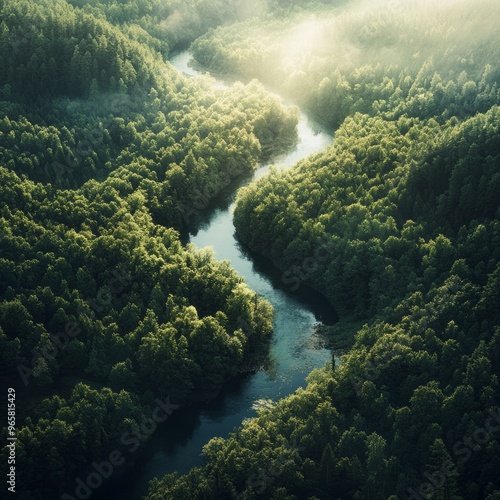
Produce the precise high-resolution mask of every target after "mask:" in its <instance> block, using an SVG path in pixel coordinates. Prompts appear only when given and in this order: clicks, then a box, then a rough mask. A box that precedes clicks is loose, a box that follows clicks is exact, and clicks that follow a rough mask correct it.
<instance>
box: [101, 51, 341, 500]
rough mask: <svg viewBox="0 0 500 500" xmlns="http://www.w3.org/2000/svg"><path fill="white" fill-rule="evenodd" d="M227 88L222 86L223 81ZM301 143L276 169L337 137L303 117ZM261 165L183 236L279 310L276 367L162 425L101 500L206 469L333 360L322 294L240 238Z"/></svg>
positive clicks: (273, 350)
mask: <svg viewBox="0 0 500 500" xmlns="http://www.w3.org/2000/svg"><path fill="white" fill-rule="evenodd" d="M190 58H191V56H190V54H189V52H188V51H185V52H182V53H180V54H178V55H176V56H174V57H172V59H171V63H172V65H173V66H174V67H175V68H176V69H177V70H178V71H180V72H182V73H185V74H188V75H190V76H193V77H195V76H196V75H198V74H199V72H198V71H196V70H195V69H193V68H192V67H191V66H190V65H189V60H190ZM218 84H219V85H223V83H222V82H219V83H218ZM298 136H299V142H298V144H297V146H296V148H295V149H294V150H293V151H290V152H289V153H287V154H286V155H284V156H282V157H279V158H274V159H273V164H275V165H278V166H283V167H290V166H291V165H293V164H295V163H296V162H297V161H298V160H299V159H301V158H304V157H305V156H307V155H309V154H311V153H314V152H316V151H318V150H320V149H322V148H324V147H326V146H327V145H329V144H331V143H332V139H333V137H332V135H331V134H330V133H328V132H326V131H325V130H324V129H323V128H321V127H320V126H319V125H318V124H317V123H315V122H314V121H313V120H311V119H310V118H308V117H307V116H306V115H305V114H304V113H301V114H300V122H299V125H298ZM269 167H270V165H267V164H266V165H261V167H260V168H259V169H258V170H257V171H256V172H255V173H254V175H253V176H252V177H251V178H247V179H245V180H243V181H240V182H239V183H237V184H235V185H232V186H230V187H229V188H228V189H227V190H226V192H225V193H222V194H221V195H220V196H219V197H218V198H217V200H215V201H214V203H212V204H211V206H209V207H207V212H206V213H205V214H204V215H203V218H202V219H201V220H198V221H194V224H193V227H192V228H190V230H189V234H186V235H185V236H184V240H185V241H190V242H191V243H193V244H195V245H196V246H197V247H199V248H202V247H206V246H211V247H212V248H213V249H214V252H215V256H216V257H217V258H218V259H228V260H229V261H230V262H231V265H232V267H233V268H234V269H236V271H237V272H238V273H239V274H240V275H241V276H243V277H244V278H245V280H246V282H247V283H248V285H249V286H250V288H252V289H253V290H255V291H256V292H258V293H259V294H260V295H262V296H263V297H265V298H266V299H267V300H268V301H269V302H270V303H271V304H272V305H273V307H274V310H275V328H274V334H273V338H272V342H271V347H270V363H268V364H266V366H265V367H262V368H261V369H260V370H259V371H257V372H255V373H252V374H247V375H243V376H241V377H238V378H236V379H234V380H232V381H230V382H228V383H227V384H226V385H225V386H224V388H223V390H222V391H221V393H220V394H219V395H218V396H217V398H216V399H215V400H213V401H211V402H210V403H203V404H198V405H194V406H191V407H189V408H185V409H180V410H178V411H176V412H175V413H173V414H172V416H171V417H170V418H169V420H168V421H167V422H166V423H165V424H163V425H161V426H160V427H159V428H158V430H157V431H156V433H155V435H154V437H153V439H152V440H151V441H150V442H149V443H148V445H147V447H146V449H145V451H144V452H143V453H141V454H140V456H138V457H137V462H136V464H135V466H134V467H133V468H132V469H131V470H129V471H128V472H127V474H126V475H125V476H122V477H120V478H117V479H116V480H110V481H109V483H108V484H105V485H104V486H102V487H101V488H100V489H99V490H98V491H96V494H95V498H103V499H104V498H121V499H123V500H138V499H140V498H142V496H144V495H145V494H146V493H147V489H148V482H149V480H151V479H152V478H154V477H162V476H163V475H164V474H166V473H169V472H174V471H178V472H179V473H180V474H182V473H185V472H187V471H188V470H189V469H190V468H192V467H194V466H197V465H201V464H202V463H203V459H202V457H201V455H200V454H201V450H202V447H203V445H205V444H206V443H207V442H208V441H209V440H210V439H211V438H213V437H216V436H220V437H227V436H228V434H229V433H230V432H231V431H232V430H233V429H234V428H235V427H237V426H239V425H240V424H241V422H242V421H243V420H244V419H246V418H250V417H252V416H254V415H255V414H256V409H257V408H258V407H259V406H261V405H266V404H270V403H271V402H272V401H277V400H278V399H280V398H283V397H284V396H286V395H288V394H290V393H292V392H294V391H295V390H296V389H297V388H298V387H300V386H304V385H305V377H306V376H307V374H308V373H309V372H310V371H311V370H312V369H313V368H316V367H320V366H323V365H324V364H325V362H326V361H327V360H328V359H330V350H328V349H326V348H324V346H323V344H322V341H321V338H320V337H319V336H318V335H316V334H315V329H314V326H315V325H316V324H317V323H318V322H323V323H325V324H332V323H334V322H335V321H336V314H335V312H334V311H333V310H332V308H331V307H330V306H329V304H328V303H327V302H326V300H325V299H323V298H322V297H321V296H320V295H319V294H318V293H316V292H314V291H312V290H310V289H306V287H304V286H302V287H300V288H299V289H298V290H297V291H296V292H294V293H293V294H292V293H290V290H289V289H287V286H286V285H285V284H284V283H283V281H282V280H281V275H282V273H281V272H279V271H278V270H277V269H276V268H274V266H273V265H272V264H271V263H270V262H269V261H267V260H266V259H264V258H261V257H258V256H255V255H250V253H249V252H248V251H246V250H245V249H244V248H242V247H241V245H240V244H239V243H238V241H237V240H236V239H235V237H234V226H233V222H232V213H233V209H234V199H235V196H236V190H237V188H238V187H239V186H242V185H244V184H247V183H249V182H252V181H254V180H255V179H257V178H259V177H261V176H262V175H264V174H265V173H266V172H267V171H268V170H269Z"/></svg>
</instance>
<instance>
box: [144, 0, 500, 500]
mask: <svg viewBox="0 0 500 500" xmlns="http://www.w3.org/2000/svg"><path fill="white" fill-rule="evenodd" d="M498 8H499V5H498V3H497V2H493V1H481V2H466V1H458V0H457V1H454V2H443V3H442V4H439V3H430V2H407V3H406V2H388V3H383V2H382V3H381V4H378V3H377V4H375V3H374V4H372V5H370V4H369V3H368V2H358V3H355V4H353V5H352V6H351V5H349V4H348V5H347V6H344V8H336V9H334V8H331V7H325V6H321V5H319V4H316V6H314V7H313V8H311V9H301V8H294V9H290V10H288V11H287V10H286V9H285V11H283V9H280V10H271V11H268V12H266V14H265V15H263V16H262V17H261V18H259V19H252V20H248V21H245V22H243V23H238V24H234V25H232V26H229V27H220V28H218V29H216V30H215V31H209V32H208V33H207V34H206V35H204V36H203V37H201V38H200V39H198V40H197V41H196V42H195V43H194V45H193V52H194V54H195V56H196V58H197V60H198V61H200V62H201V63H202V64H204V65H206V66H208V67H209V68H211V69H212V70H213V71H214V72H217V73H222V74H223V73H226V72H230V73H233V74H234V73H235V74H238V75H241V76H242V77H243V78H252V77H258V78H260V79H261V80H262V81H267V82H269V83H270V84H272V85H273V86H275V87H278V88H280V89H281V90H282V91H284V92H286V93H287V94H288V95H290V96H293V97H294V98H295V99H296V100H297V101H298V102H300V103H301V104H302V105H304V106H307V107H308V108H309V109H310V110H311V111H312V112H313V113H314V115H315V116H316V117H317V118H318V119H319V120H321V121H322V122H323V123H325V124H327V125H329V126H333V127H335V128H336V129H337V130H336V133H335V140H334V144H333V145H332V146H331V147H330V148H328V149H327V150H325V151H324V152H321V153H318V154H317V155H314V156H313V157H311V158H308V159H305V160H303V161H302V162H300V163H299V164H298V165H297V166H296V167H295V168H292V169H291V170H288V171H285V172H281V171H279V170H277V171H275V172H272V173H271V174H270V175H268V176H266V177H264V178H262V179H260V180H259V181H258V182H256V183H254V184H252V185H250V186H248V187H246V188H244V189H242V190H241V191H240V192H239V194H238V201H237V207H236V210H235V214H234V217H235V219H234V220H235V225H236V229H237V235H238V236H239V238H240V239H241V241H242V242H243V243H244V244H245V245H247V246H248V247H249V248H251V249H252V250H254V251H256V252H258V253H260V254H263V255H265V256H267V257H269V258H270V259H272V260H273V262H274V263H275V264H276V265H277V266H278V267H279V268H280V269H281V270H282V272H283V274H282V281H283V283H284V284H285V285H286V286H288V287H289V289H290V290H295V289H297V288H299V287H300V286H302V285H308V286H313V287H315V288H316V289H318V290H320V291H321V292H322V293H323V294H324V295H325V296H326V297H328V299H329V300H330V302H331V303H332V305H333V306H334V307H335V308H336V310H337V311H338V312H339V314H340V316H341V324H342V328H338V327H335V328H333V329H332V331H333V340H334V341H335V335H336V332H339V331H344V332H345V331H346V330H347V331H348V330H349V325H351V329H352V328H353V325H357V324H359V322H360V321H362V322H365V323H366V324H365V326H363V327H362V328H361V329H359V330H358V331H357V333H356V334H355V338H354V339H353V341H352V342H353V346H352V348H351V349H350V350H349V352H347V353H346V354H344V355H343V356H342V357H341V364H335V363H334V365H333V366H332V365H330V366H327V367H326V368H325V369H323V370H316V371H315V372H313V373H312V374H311V375H310V377H309V384H308V386H307V388H306V389H305V390H299V391H297V393H296V394H294V395H293V396H290V397H288V398H285V399H284V400H282V401H279V402H277V403H276V405H275V406H274V407H273V408H270V409H269V408H268V409H265V410H262V411H261V412H260V415H259V416H258V417H257V418H255V419H251V420H249V421H246V422H244V424H243V426H242V428H241V429H238V430H235V432H234V433H233V434H232V435H231V436H230V437H229V438H228V439H227V440H222V439H213V440H212V441H211V442H210V443H209V444H208V445H207V446H206V447H205V448H204V456H205V465H204V466H203V467H201V468H196V469H193V470H192V471H191V472H190V473H189V474H187V475H185V476H180V477H178V476H176V475H168V476H166V477H165V478H164V479H162V480H157V481H153V482H152V484H151V490H150V495H149V496H148V499H149V500H159V499H161V498H181V499H183V498H185V499H188V498H215V497H216V498H238V499H242V498H248V499H250V498H270V499H290V500H291V499H302V498H304V499H309V500H316V499H327V498H331V499H340V498H355V499H368V498H370V499H372V498H373V499H388V498H389V499H391V500H395V499H397V498H412V499H418V498H433V499H460V498H463V499H488V500H493V499H496V498H500V482H499V479H498V477H497V474H496V470H498V467H499V465H500V462H499V460H500V454H499V451H498V450H499V443H500V438H499V432H498V430H499V429H500V427H499V425H498V424H499V422H500V416H499V402H500V389H499V386H498V377H499V375H500V337H499V320H500V317H499V308H498V304H499V298H500V281H499V276H500V265H499V257H500V255H499V250H498V244H499V236H500V233H499V229H500V226H499V222H498V219H499V216H500V210H499V200H500V109H499V104H500V94H499V90H498V84H499V81H500V71H499V70H500V67H499V66H498V60H499V58H498V56H499V52H498V50H499V49H498V48H499V46H500V45H499V44H498V41H499V40H498V29H497V21H496V19H498V13H499V12H498ZM493 19H495V21H494V20H493Z"/></svg>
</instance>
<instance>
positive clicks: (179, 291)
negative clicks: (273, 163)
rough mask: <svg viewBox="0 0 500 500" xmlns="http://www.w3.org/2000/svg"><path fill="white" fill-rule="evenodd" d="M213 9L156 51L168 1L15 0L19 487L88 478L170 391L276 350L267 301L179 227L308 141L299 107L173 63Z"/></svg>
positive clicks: (12, 89) (3, 170)
mask: <svg viewBox="0 0 500 500" xmlns="http://www.w3.org/2000/svg"><path fill="white" fill-rule="evenodd" d="M208 4H209V2H201V3H200V2H197V3H196V4H195V3H194V2H193V5H183V6H182V9H188V10H187V11H186V12H185V18H183V19H180V21H179V22H180V23H181V24H180V26H179V27H178V30H177V31H175V30H172V29H169V30H167V31H168V33H169V34H170V38H169V39H167V38H165V37H161V41H162V44H159V43H156V42H155V40H156V41H158V40H159V39H157V38H155V37H156V36H160V35H161V32H160V31H158V30H159V27H158V19H157V17H156V16H159V15H163V16H164V17H165V18H168V16H169V14H168V12H166V11H165V9H167V10H168V8H167V6H166V4H165V2H162V3H161V5H160V2H156V4H155V3H154V2H129V3H128V4H115V3H112V2H105V3H103V4H98V3H94V2H89V3H87V2H84V3H83V2H75V5H74V6H73V5H72V4H71V3H68V2H66V1H63V0H47V1H44V2H36V3H33V2H28V1H22V0H12V1H11V0H8V1H2V2H1V3H0V6H1V11H0V32H1V35H0V39H1V42H0V45H1V52H2V58H1V60H0V89H1V102H0V109H1V117H0V176H1V189H0V198H1V213H0V225H1V236H2V238H1V240H0V247H1V254H0V276H1V278H0V282H1V284H2V289H1V301H0V325H1V326H0V344H1V349H0V357H1V362H2V363H1V366H2V372H1V375H2V378H3V380H4V381H5V382H6V383H9V384H12V383H14V384H15V386H16V387H19V386H20V387H19V389H18V391H19V392H22V401H23V405H22V406H21V407H20V409H19V410H18V415H17V418H18V420H17V422H18V442H17V471H18V485H17V493H18V495H19V498H26V499H30V498H44V499H45V498H55V496H54V495H57V494H58V492H59V494H61V493H62V492H64V491H65V489H66V490H67V489H68V487H70V488H71V487H73V489H74V486H71V485H72V484H73V483H74V479H75V478H76V477H77V476H78V474H80V473H84V472H85V471H87V470H88V469H89V466H90V464H91V463H92V461H93V460H98V459H100V458H101V457H104V456H107V454H108V453H109V451H110V450H112V449H113V448H115V447H116V444H117V443H120V436H122V435H123V433H124V432H125V431H126V430H127V429H129V430H130V429H134V428H137V425H139V424H140V423H141V422H142V421H143V420H144V418H145V415H150V414H151V411H152V409H153V408H154V407H155V404H156V403H155V400H157V399H158V398H160V400H162V401H163V400H164V399H165V398H167V397H168V398H171V399H172V401H174V402H175V403H176V404H184V403H188V402H189V401H191V400H193V399H206V398H207V397H210V396H211V395H213V394H214V393H216V392H217V390H218V389H219V388H220V387H221V385H222V383H223V382H224V380H226V379H227V378H228V377H231V376H234V375H235V374H237V373H239V372H241V371H246V370H251V369H252V368H253V367H254V365H255V364H256V363H257V361H256V360H257V359H258V358H259V356H262V355H264V354H265V347H266V345H267V344H268V342H269V338H270V334H271V331H272V316H273V312H272V308H271V306H270V305H269V304H268V303H267V302H265V301H264V300H262V299H261V298H259V297H258V296H257V295H256V294H255V293H254V292H252V291H251V290H250V289H249V288H248V287H247V286H246V285H245V284H244V282H243V280H242V278H241V277H239V276H238V275H237V274H236V273H235V272H234V271H233V270H232V269H231V268H230V266H229V264H228V263H227V262H218V261H216V260H215V259H214V258H213V256H212V255H211V253H210V252H209V251H208V250H204V251H199V250H196V249H195V248H194V247H191V246H188V247H184V246H183V245H182V244H181V242H180V237H179V232H178V231H179V230H183V229H184V228H185V227H186V226H187V225H188V224H189V223H190V222H191V220H192V218H193V216H194V215H196V214H197V213H199V212H200V211H202V210H203V209H204V208H205V207H206V206H207V204H208V203H209V202H210V200H211V199H212V198H213V197H215V196H216V195H217V193H218V192H219V191H220V190H221V189H223V188H225V187H226V186H228V185H230V184H231V182H232V181H233V180H235V179H238V178H241V177H242V176H244V175H248V174H249V173H251V172H252V171H253V170H254V169H255V168H256V166H257V164H258V163H259V162H261V161H262V160H264V159H268V158H270V157H272V156H273V155H275V154H277V153H279V152H280V151H281V150H282V149H283V148H286V147H289V146H290V145H291V144H293V143H294V141H295V140H296V131H295V126H296V123H297V115H296V110H295V109H294V108H290V107H284V106H283V105H282V104H281V102H280V100H279V99H278V98H277V97H275V96H273V95H271V94H269V93H268V92H267V91H265V90H264V88H263V87H262V86H261V85H260V84H259V83H257V82H253V83H250V84H248V85H243V84H238V85H234V86H232V87H231V88H225V89H221V88H215V87H214V85H213V83H212V81H211V80H210V79H209V78H206V79H201V80H194V79H188V78H186V77H183V76H181V75H180V74H178V73H177V72H176V71H174V70H173V69H172V68H171V67H170V65H169V63H168V62H167V61H166V60H165V59H164V58H165V57H166V56H168V54H169V50H170V49H172V48H175V46H176V45H177V44H181V43H186V42H187V41H189V40H190V39H186V36H189V37H196V36H197V35H198V34H199V32H200V30H201V31H203V30H205V29H206V27H205V24H204V23H209V24H210V23H212V24H213V23H217V22H219V21H220V20H219V18H218V17H217V15H216V13H215V12H214V16H212V17H210V16H207V15H205V13H204V12H205V11H204V10H203V9H206V8H210V9H211V11H212V10H213V9H212V6H209V5H208ZM170 9H171V11H172V12H174V11H176V6H175V5H172V6H171V7H170ZM189 9H200V12H199V18H200V19H203V23H201V24H200V23H197V24H196V23H195V24H193V26H192V27H191V29H192V32H191V34H189V31H186V26H185V23H186V22H188V21H189V23H191V22H193V19H192V17H191V15H190V14H189V12H190V11H189ZM155 13H156V14H155ZM220 13H225V8H224V5H222V4H221V6H220ZM153 28H156V31H155V30H154V29H153ZM148 29H150V30H151V33H149V32H148V31H147V30H148ZM5 432H6V429H4V432H3V436H4V437H5V436H6V434H5ZM148 437H150V436H148V435H146V437H145V438H144V440H142V442H141V444H143V443H144V441H146V440H147V438H148ZM120 446H121V449H125V450H127V449H128V447H127V446H124V444H123V443H120ZM7 454H8V450H7V449H6V448H3V458H5V460H4V459H3V458H2V466H4V465H7V459H6V456H7ZM4 455H5V456H4Z"/></svg>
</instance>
